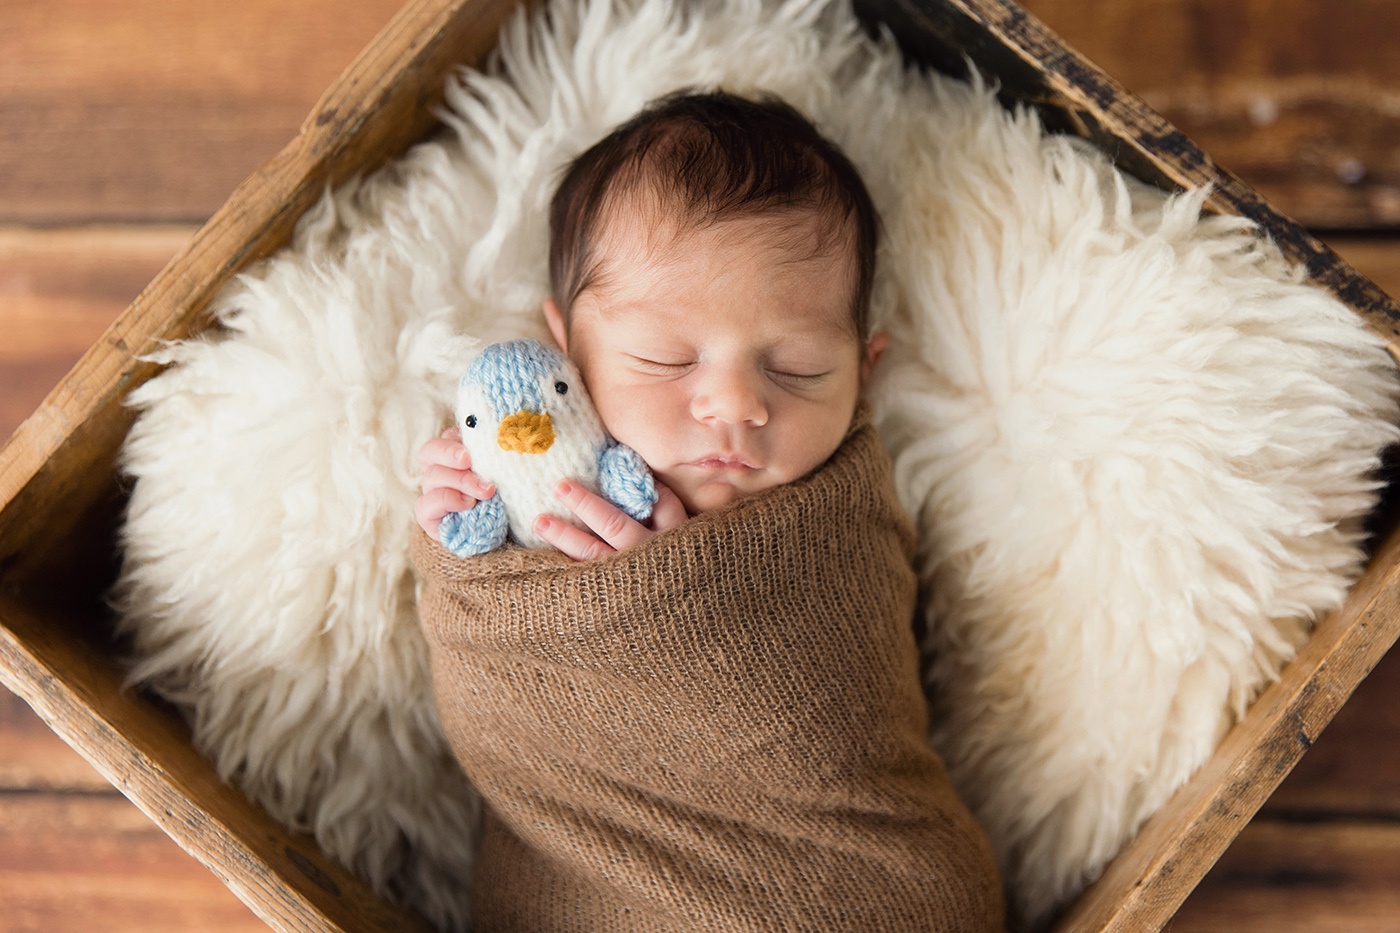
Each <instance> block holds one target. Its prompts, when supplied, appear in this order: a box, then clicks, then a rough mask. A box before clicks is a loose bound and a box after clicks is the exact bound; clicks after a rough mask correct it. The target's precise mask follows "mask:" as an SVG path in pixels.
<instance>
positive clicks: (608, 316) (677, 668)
mask: <svg viewBox="0 0 1400 933" xmlns="http://www.w3.org/2000/svg"><path fill="white" fill-rule="evenodd" d="M550 221H551V223H550V227H551V244H550V275H551V292H552V296H551V297H550V298H549V299H548V300H546V301H545V302H544V316H545V319H546V322H547V323H548V326H549V329H550V332H551V333H552V334H553V336H554V339H555V340H556V341H557V342H558V344H559V347H560V348H561V349H562V350H564V351H565V352H566V353H567V354H568V356H569V357H570V358H571V359H572V361H573V362H574V363H575V364H576V365H577V367H578V369H579V371H580V373H581V374H582V376H583V379H584V383H585V386H586V388H587V390H588V392H589V394H590V395H591V396H592V398H593V402H594V404H595V405H596V407H597V409H598V413H599V415H600V417H601V419H602V421H603V424H604V426H605V427H606V428H607V430H608V431H609V433H610V434H612V436H613V437H614V438H616V439H617V440H618V441H620V442H621V443H623V444H626V445H628V446H630V447H631V448H633V449H634V450H635V451H637V453H638V454H640V455H641V457H642V458H643V459H644V460H645V461H646V463H647V464H648V465H649V466H650V467H651V469H652V471H653V472H654V474H655V476H656V479H657V491H658V493H659V499H658V500H657V503H656V506H655V508H654V510H653V513H652V516H651V518H650V519H649V520H648V521H647V522H645V523H643V522H638V521H635V520H633V519H631V518H629V517H628V516H627V515H626V514H624V513H623V512H622V511H621V510H619V509H618V508H617V507H615V506H614V505H612V504H611V503H609V502H608V501H606V500H604V499H602V498H600V497H598V496H596V495H594V494H592V493H591V492H589V491H588V490H586V489H584V488H582V487H581V486H580V485H578V484H574V483H569V482H567V481H565V482H563V483H561V484H560V485H559V487H558V488H557V489H556V495H557V496H558V497H559V498H560V500H561V501H562V503H563V504H564V505H565V506H567V508H568V509H569V510H570V511H571V512H572V513H573V514H575V515H576V516H577V517H578V519H579V524H578V525H577V526H576V525H573V524H570V523H568V522H565V521H562V520H560V519H558V518H553V517H550V516H541V517H539V518H538V519H536V521H535V525H534V530H535V531H536V532H537V533H538V534H539V536H540V537H542V538H544V539H545V540H546V541H548V542H550V543H551V544H553V545H554V547H555V548H557V550H550V549H541V550H527V549H524V548H520V547H516V546H514V545H508V546H506V547H505V548H502V549H499V550H497V551H493V552H490V553H487V554H483V555H479V556H476V557H471V558H467V559H461V558H457V557H454V556H453V555H452V554H451V553H449V552H448V551H447V550H445V549H444V548H443V547H442V546H441V545H439V544H438V543H437V529H438V524H439V522H441V520H442V519H443V518H444V516H446V515H447V514H448V513H449V512H454V511H463V510H467V509H471V508H472V507H473V506H475V504H476V503H477V502H478V501H481V500H485V499H488V498H490V497H491V496H492V495H493V493H494V490H492V489H491V488H490V487H489V486H488V485H486V484H485V483H484V482H483V481H482V480H481V479H480V478H479V477H477V476H476V475H475V474H474V473H473V472H472V471H471V469H470V466H471V464H470V462H469V459H468V457H467V454H466V450H465V448H464V447H463V446H462V445H461V443H460V442H459V439H458V438H457V436H455V435H454V434H453V433H452V432H449V433H447V434H445V435H444V436H443V437H441V438H438V439H435V440H433V441H430V442H429V443H427V444H426V445H425V446H424V448H423V451H422V454H421V459H422V462H423V466H424V474H423V495H422V497H421V498H420V499H419V501H418V506H417V518H418V521H419V524H420V525H422V527H423V530H424V531H425V532H426V534H425V535H424V536H422V537H420V538H418V539H417V540H416V541H415V546H414V560H415V564H416V566H417V568H418V571H419V576H420V580H421V584H422V586H421V592H420V596H419V606H420V613H421V615H422V620H423V627H424V632H425V634H426V636H427V639H428V642H429V645H430V650H431V658H432V670H433V688H434V693H435V697H436V700H437V706H438V709H439V712H440V714H441V718H442V723H443V728H444V730H445V732H446V734H447V736H448V739H449V741H450V743H451V745H452V748H453V751H454V753H455V754H456V756H457V757H458V759H459V760H460V762H461V763H462V766H463V768H464V769H465V770H466V772H467V774H468V775H469V776H470V777H471V778H472V780H473V783H474V784H475V785H476V787H477V788H478V789H479V791H480V793H481V796H482V799H483V801H484V804H485V808H484V823H483V827H482V840H481V850H480V854H479V856H478V862H477V869H476V874H475V877H474V879H473V890H472V909H473V919H474V922H475V924H476V926H477V928H478V929H480V930H483V931H491V930H521V931H535V933H539V931H555V930H569V931H594V930H596V931H630V930H636V931H642V930H646V931H662V930H719V929H722V930H859V931H875V930H899V931H904V930H908V931H916V930H918V931H922V930H977V931H983V930H996V929H1000V926H1001V923H1002V904H1001V888H1000V884H999V881H998V878H997V874H996V870H995V867H994V863H993V860H992V854H991V850H990V847H989V846H988V844H987V842H986V840H985V838H984V837H983V835H982V833H981V830H980V829H979V828H978V826H977V825H976V823H975V822H974V820H973V818H972V816H971V815H970V813H969V812H968V810H967V809H966V807H964V805H963V804H962V803H961V802H960V801H959V800H958V798H957V797H956V795H955V794H954V792H953V791H952V789H951V786H950V784H949V782H948V779H947V775H946V774H945V772H944V768H943V765H942V763H941V762H940V761H939V760H938V758H937V757H936V756H935V755H934V753H933V752H932V751H930V750H929V748H928V746H927V744H926V741H925V738H924V737H925V734H926V732H927V727H928V720H927V711H926V705H925V702H924V697H923V695H922V692H921V690H920V685H919V676H918V654H917V649H916V646H915V642H914V636H913V633H912V619H913V615H914V599H915V589H916V585H915V576H914V573H913V570H912V565H911V559H912V556H913V544H914V541H913V532H912V526H911V524H910V522H909V520H908V518H907V517H906V516H905V515H904V514H903V513H902V511H901V509H900V506H899V503H898V500H897V499H896V496H895V493H894V487H893V481H892V475H891V468H890V463H889V460H888V457H887V456H886V454H885V452H884V450H883V448H882V447H881V445H880V442H879V439H878V437H877V436H876V434H875V432H874V429H873V427H872V426H871V424H870V419H869V414H868V410H867V408H866V406H865V405H864V404H863V403H862V402H861V400H860V399H861V390H862V387H863V385H864V384H865V382H866V380H867V378H868V376H869V373H870V371H871V368H872V367H873V366H874V365H875V362H876V360H877V359H878V358H879V356H880V353H881V351H882V350H883V349H884V346H885V338H884V336H883V335H881V334H876V335H874V336H869V337H867V334H868V322H867V316H868V309H869V305H870V293H871V283H872V279H873V275H874V264H875V246H876V235H877V221H876V217H875V211H874V208H873V207H872V205H871V203H870V199H869V195H868V194H867V193H866V190H865V187H864V185H863V184H862V182H861V180H860V178H859V175H858V174H857V173H856V171H855V169H854V168H853V167H852V165H851V164H850V162H849V161H848V160H847V159H846V158H845V156H844V155H842V154H841V153H840V151H839V150H837V149H836V148H835V147H834V146H833V145H832V144H830V143H829V142H828V141H826V140H825V139H823V138H822V137H821V136H820V134H819V133H818V132H817V131H816V129H815V128H814V127H812V125H811V124H809V123H808V122H807V121H806V120H805V119H803V118H802V117H801V116H800V115H799V114H797V112H796V111H794V110H792V109H791V108H789V107H787V106H786V105H784V104H781V103H779V102H777V101H775V100H772V99H767V100H763V101H749V100H745V99H742V98H738V97H734V96H731V95H727V94H721V93H711V94H691V93H685V94H679V95H673V96H671V97H668V98H665V99H663V100H661V101H658V102H656V103H654V104H653V105H651V106H649V107H648V108H646V109H645V110H644V111H643V112H642V113H641V114H639V115H638V116H637V117H635V118H634V119H632V120H631V121H629V122H628V123H626V124H624V125H623V126H621V127H619V128H618V129H617V130H615V131H614V132H613V133H612V134H611V135H609V136H608V137H607V138H605V139H604V140H602V141H601V142H599V143H598V144H597V145H595V146H594V147H592V148H591V149H589V150H588V151H587V152H585V153H584V154H583V155H581V156H580V157H579V158H578V159H577V160H576V161H575V162H574V163H573V164H572V165H571V166H570V167H569V169H568V171H567V173H566V174H565V176H564V178H563V181H562V182H561V184H560V187H559V190H558V192H557V194H556V195H555V198H554V201H553V204H552V207H551V214H550Z"/></svg>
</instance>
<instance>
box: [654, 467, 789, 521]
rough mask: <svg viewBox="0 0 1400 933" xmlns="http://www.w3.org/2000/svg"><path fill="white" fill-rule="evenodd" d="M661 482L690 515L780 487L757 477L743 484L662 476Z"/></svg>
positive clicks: (723, 480) (776, 482)
mask: <svg viewBox="0 0 1400 933" xmlns="http://www.w3.org/2000/svg"><path fill="white" fill-rule="evenodd" d="M661 481H662V482H663V483H665V484H666V485H667V486H669V487H670V489H671V491H672V492H674V493H675V494H676V496H677V497H678V498H679V499H680V500H681V502H682V504H684V505H685V510H686V512H687V513H689V514H691V515H696V514H698V513H700V512H707V511H709V510H710V509H717V508H719V507H720V506H722V505H728V504H729V503H731V502H735V501H737V500H739V499H743V498H744V497H746V496H752V495H753V494H755V493H759V492H763V491H764V490H765V489H772V488H773V487H774V486H778V485H781V484H780V483H779V482H778V481H776V480H773V481H767V480H765V479H760V478H758V477H751V478H750V479H749V481H748V482H743V483H736V482H732V481H730V480H729V479H727V478H724V477H716V478H711V479H708V480H701V481H696V480H695V479H693V478H689V477H667V476H662V477H661Z"/></svg>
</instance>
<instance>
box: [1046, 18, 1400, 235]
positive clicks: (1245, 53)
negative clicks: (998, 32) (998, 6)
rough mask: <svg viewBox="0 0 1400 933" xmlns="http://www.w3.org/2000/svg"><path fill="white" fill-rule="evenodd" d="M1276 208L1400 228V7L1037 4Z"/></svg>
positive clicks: (1310, 217) (1311, 218)
mask: <svg viewBox="0 0 1400 933" xmlns="http://www.w3.org/2000/svg"><path fill="white" fill-rule="evenodd" d="M1022 5H1023V6H1025V7H1026V9H1028V10H1029V11H1030V12H1031V13H1033V14H1035V15H1036V16H1038V17H1039V18H1041V19H1043V20H1044V21H1045V22H1046V24H1047V25H1049V26H1050V28H1051V29H1053V30H1055V31H1056V32H1057V33H1059V34H1060V35H1061V36H1063V37H1064V38H1065V40H1066V41H1067V42H1069V44H1070V45H1072V46H1074V47H1075V48H1076V49H1078V50H1079V51H1080V52H1082V53H1083V54H1084V55H1085V56H1086V57H1087V58H1089V59H1090V60H1091V61H1093V62H1094V63H1095V64H1097V65H1099V66H1100V67H1101V68H1103V69H1104V70H1105V71H1106V72H1108V73H1109V74H1111V75H1113V76H1114V77H1115V78H1117V79H1118V80H1119V81H1121V82H1122V84H1123V85H1124V86H1125V87H1127V88H1128V89H1129V90H1131V91H1133V92H1134V93H1136V94H1138V95H1140V96H1141V97H1142V98H1143V99H1144V100H1146V101H1147V103H1148V104H1149V105H1151V106H1152V107H1153V108H1154V109H1156V110H1157V111H1158V112H1159V113H1161V114H1162V115H1163V116H1164V117H1166V118H1167V119H1168V120H1169V121H1171V123H1173V124H1174V125H1175V126H1176V127H1177V128H1178V129H1180V130H1181V131H1182V132H1184V133H1185V134H1186V135H1187V136H1189V137H1190V138H1191V139H1193V140H1194V141H1195V142H1196V143H1198V144H1199V145H1200V146H1201V148H1203V149H1204V150H1205V151H1207V152H1209V153H1210V154H1211V156H1212V157H1213V158H1214V159H1215V161H1216V162H1218V163H1219V164H1221V165H1223V166H1224V167H1226V168H1227V169H1229V170H1230V171H1232V172H1234V173H1235V174H1237V175H1239V176H1240V178H1242V179H1243V180H1244V181H1245V182H1246V183H1248V184H1249V185H1251V186H1252V187H1254V188H1256V189H1257V190H1258V191H1259V192H1260V193H1262V194H1263V195H1264V196H1265V197H1266V198H1267V199H1269V201H1270V202H1272V203H1273V204H1274V205H1275V206H1276V207H1278V208H1279V209H1280V210H1282V211H1283V212H1284V213H1285V214H1288V215H1290V216H1292V217H1294V218H1295V219H1297V220H1299V221H1301V222H1303V223H1304V224H1307V225H1309V226H1313V227H1327V228H1343V227H1378V226H1395V225H1396V224H1400V52H1398V51H1397V46H1396V44H1395V43H1394V42H1392V41H1384V40H1383V39H1382V38H1381V37H1394V36H1396V35H1400V5H1397V4H1395V3H1391V2H1387V0H1349V2H1342V3H1326V2H1320V0H1228V2H1209V0H1025V2H1024V3H1023V4H1022Z"/></svg>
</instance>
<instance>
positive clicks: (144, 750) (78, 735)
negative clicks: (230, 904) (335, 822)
mask: <svg viewBox="0 0 1400 933" xmlns="http://www.w3.org/2000/svg"><path fill="white" fill-rule="evenodd" d="M60 602H61V601H60V600H59V599H57V598H56V597H54V596H53V595H52V594H48V595H47V598H45V599H44V601H43V604H42V605H33V604H29V603H26V602H24V601H23V600H22V599H20V598H18V597H15V596H13V595H12V594H9V593H5V592H3V591H0V620H3V622H4V624H3V625H0V682H3V683H4V684H5V686H7V687H8V688H9V689H10V690H12V691H14V692H15V693H17V694H18V695H19V696H20V697H21V698H23V699H24V700H25V702H27V703H28V704H29V705H30V706H31V707H33V708H34V710H35V712H37V713H38V714H39V715H40V716H41V717H42V718H43V720H44V721H45V722H46V723H47V724H48V725H49V726H50V728H52V729H53V730H54V731H55V732H57V733H58V734H59V735H60V736H62V737H63V739H64V740H65V741H67V742H68V743H69V744H70V745H72V746H73V747H74V748H76V749H77V750H78V751H79V752H80V753H81V754H82V755H83V757H84V758H85V759H87V761H88V762H89V763H90V764H91V765H93V767H95V768H96V769H97V770H98V771H99V772H100V773H101V774H102V776H103V777H104V778H106V779H107V780H108V781H109V782H111V784H112V785H113V786H114V787H117V788H119V789H120V790H121V791H122V793H124V794H125V795H126V796H127V797H128V798H130V799H131V801H132V802H133V803H135V804H136V805H137V806H138V807H139V808H140V809H141V811H142V812H143V813H145V814H146V815H147V816H148V817H150V818H151V819H152V820H154V821H155V823H156V824H157V825H158V826H159V827H160V828H161V829H163V830H164V831H165V832H166V833H167V834H168V835H169V836H170V837H171V838H172V839H174V840H175V841H176V842H177V843H179V844H180V847H181V848H183V849H184V850H185V851H186V852H189V853H190V854H191V855H193V856H195V857H196V858H198V859H199V860H200V861H201V862H202V863H203V864H204V865H205V866H206V867H207V868H209V870H210V871H212V872H214V874H215V875H217V876H218V878H219V880H221V881H223V882H224V883H225V884H226V885H228V886H229V888H231V889H232V890H233V891H234V892H235V893H236V894H237V895H238V896H239V898H240V899H242V900H243V902H244V903H245V904H247V905H248V906H249V907H250V908H252V910H253V911H254V912H255V913H256V914H257V915H258V916H259V917H261V918H262V919H263V920H264V921H266V922H267V923H268V924H269V925H271V926H273V927H275V928H276V929H279V930H288V931H291V930H298V931H312V930H317V931H319V930H344V931H347V933H356V931H381V930H383V931H390V930H404V931H414V930H426V929H427V925H426V922H425V921H423V920H422V918H421V917H417V916H415V915H414V914H413V913H411V912H410V911H408V910H404V909H396V908H393V907H391V906H390V905H388V904H387V903H386V902H385V901H383V900H382V899H380V898H379V897H377V896H375V895H374V894H373V892H371V891H370V890H369V888H368V886H367V885H365V884H364V883H363V882H361V881H359V880H358V879H356V878H354V877H352V876H351V875H350V874H349V872H347V871H346V870H345V869H344V868H342V867H341V866H340V865H339V864H337V863H335V862H333V861H332V860H330V859H329V858H328V857H327V856H326V855H325V854H324V853H322V852H321V851H320V849H319V848H317V846H316V844H315V842H314V840H312V839H311V838H309V837H308V836H306V835H305V834H301V833H295V832H292V831H291V830H288V829H286V828H285V827H283V826H281V825H280V824H279V823H277V822H276V821H275V820H273V819H272V818H271V817H270V816H268V815H267V813H266V812H264V811H263V810H262V809H261V808H260V807H258V806H256V805H255V804H253V803H252V802H251V801H250V800H248V798H246V797H245V796H243V794H241V793H240V792H238V791H237V790H234V789H232V788H230V787H229V786H228V785H226V784H224V783H223V782H222V781H221V780H220V779H219V777H218V775H217V774H216V773H215V771H214V768H213V765H211V764H210V763H209V762H208V761H206V760H205V759H204V758H202V757H201V756H200V755H199V754H198V752H196V751H195V749H194V747H193V743H192V741H191V739H190V735H189V730H188V729H187V728H186V727H185V725H184V723H183V722H181V721H180V720H179V718H178V717H176V716H175V715H174V714H173V713H172V712H170V711H169V710H167V709H164V708H162V707H158V706H156V705H155V704H153V703H152V702H150V701H149V700H147V699H145V698H143V697H142V696H140V695H138V694H135V693H133V692H131V691H128V690H124V689H122V686H121V675H120V672H119V671H118V669H117V666H116V665H115V664H114V663H113V661H112V647H111V646H110V645H109V644H103V643H101V642H99V641H94V640H93V639H92V638H91V636H88V635H84V634H83V628H84V627H85V626H83V625H82V624H81V623H80V622H78V617H79V616H80V615H81V614H82V612H81V609H79V608H77V607H72V606H61V605H60ZM86 628H88V629H92V628H95V626H91V625H89V626H86Z"/></svg>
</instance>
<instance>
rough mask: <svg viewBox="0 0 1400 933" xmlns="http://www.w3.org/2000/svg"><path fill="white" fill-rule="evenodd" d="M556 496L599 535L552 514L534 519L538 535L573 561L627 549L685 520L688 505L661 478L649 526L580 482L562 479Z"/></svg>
mask: <svg viewBox="0 0 1400 933" xmlns="http://www.w3.org/2000/svg"><path fill="white" fill-rule="evenodd" d="M554 495H555V496H556V497H558V499H559V500H560V501H561V502H563V503H564V504H565V505H567V506H568V507H569V509H570V510H571V511H572V512H573V513H574V514H575V515H577V516H578V517H579V518H580V519H582V520H583V523H584V524H585V525H587V526H588V527H589V528H591V529H593V531H594V532H595V533H596V534H589V533H588V532H587V531H583V530H582V529H579V528H575V527H574V526H573V525H570V524H569V523H568V522H566V521H562V520H561V519H558V518H555V517H554V516H552V515H540V516H538V517H537V518H536V519H535V534H537V535H539V536H540V537H541V538H544V539H545V540H546V541H548V542H549V543H550V544H552V545H554V546H555V547H557V548H558V549H559V550H561V551H563V552H564V553H565V554H567V555H569V556H570V557H572V558H573V559H574V560H596V559H598V558H599V557H602V556H603V555H605V554H612V553H613V552H615V551H621V550H625V549H626V548H629V547H632V545H634V544H640V543H642V542H643V541H645V540H646V539H647V538H650V537H651V536H653V535H655V534H658V533H660V532H663V531H665V530H666V529H668V528H674V527H676V526H677V525H679V524H681V523H682V522H684V521H685V520H686V514H685V505H684V504H682V503H681V500H680V497H678V496H677V495H676V494H675V493H674V492H672V491H671V490H670V489H669V488H668V487H667V486H666V485H665V484H664V483H662V482H661V481H660V480H657V482H656V505H655V506H653V507H652V510H651V520H650V522H649V525H650V527H648V525H643V524H642V523H641V522H639V521H637V520H636V519H634V518H632V517H631V516H630V515H628V514H627V513H626V512H624V511H622V510H621V509H619V508H618V507H617V506H615V505H613V504H612V503H611V502H609V501H608V500H607V499H604V498H603V497H602V496H596V495H594V494H593V493H591V492H589V491H588V490H587V489H584V488H583V487H582V486H580V485H579V484H578V483H572V482H569V481H568V480H561V481H560V483H559V485H558V486H556V487H555V488H554Z"/></svg>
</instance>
